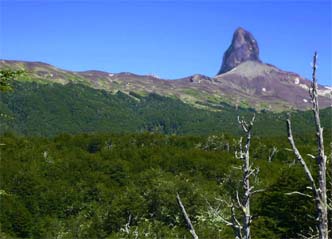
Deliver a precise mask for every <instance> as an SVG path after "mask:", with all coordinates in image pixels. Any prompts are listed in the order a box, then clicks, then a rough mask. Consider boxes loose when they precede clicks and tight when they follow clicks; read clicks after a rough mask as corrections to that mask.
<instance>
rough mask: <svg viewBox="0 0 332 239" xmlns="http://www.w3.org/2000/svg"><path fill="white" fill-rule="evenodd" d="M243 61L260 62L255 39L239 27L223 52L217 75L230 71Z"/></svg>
mask: <svg viewBox="0 0 332 239" xmlns="http://www.w3.org/2000/svg"><path fill="white" fill-rule="evenodd" d="M245 61H258V62H261V61H260V59H259V48H258V44H257V41H256V39H255V38H254V36H253V35H252V34H251V33H250V32H248V31H246V30H245V29H243V28H241V27H240V28H238V29H236V31H235V32H234V35H233V39H232V43H231V45H230V46H229V48H228V49H227V51H226V52H225V54H224V57H223V61H222V65H221V68H220V70H219V72H218V74H217V75H220V74H222V73H225V72H227V71H230V70H232V69H233V68H234V67H236V66H237V65H239V64H241V63H243V62H245Z"/></svg>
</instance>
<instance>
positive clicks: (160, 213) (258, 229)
mask: <svg viewBox="0 0 332 239" xmlns="http://www.w3.org/2000/svg"><path fill="white" fill-rule="evenodd" d="M11 86H12V88H13V91H11V92H6V93H2V96H1V102H0V111H1V131H2V132H1V138H0V143H1V145H0V150H1V158H0V160H1V161H0V223H1V232H0V233H1V234H0V237H1V238H66V239H71V238H109V239H111V238H190V234H189V232H188V229H187V228H186V223H185V220H184V218H183V215H182V213H181V211H180V209H179V206H178V205H177V202H176V193H179V194H180V195H181V198H182V201H183V203H184V205H185V207H186V209H187V211H188V214H189V215H190V217H191V219H192V222H193V224H194V226H195V229H196V232H197V234H198V235H199V236H200V238H215V239H218V238H220V239H222V238H234V236H233V231H232V229H231V228H230V227H229V226H227V225H225V223H224V222H223V218H224V219H229V217H230V209H229V207H228V205H229V203H230V202H231V201H232V200H234V199H235V194H236V191H237V190H238V191H240V192H241V190H242V189H241V180H242V178H241V177H242V173H241V170H239V169H238V168H239V166H240V165H241V163H242V162H241V160H239V159H236V158H235V157H234V154H235V152H236V151H237V150H238V140H239V138H240V137H241V136H242V135H241V130H240V128H239V125H238V123H237V116H238V115H240V116H243V117H245V118H249V117H251V116H252V115H253V114H254V113H256V115H257V119H256V121H255V125H254V129H253V133H254V137H253V139H252V145H251V150H250V154H251V161H252V163H253V165H254V167H256V168H259V174H258V176H257V177H256V178H255V180H253V182H252V183H253V184H254V185H255V187H256V188H258V189H264V191H263V192H261V193H259V194H255V195H254V196H253V198H252V200H251V201H252V205H251V210H252V214H253V217H254V219H253V223H252V225H251V228H252V236H253V238H270V239H274V238H276V239H277V238H299V236H300V234H301V235H309V234H311V233H312V228H315V225H316V224H315V209H314V204H313V201H312V199H310V198H308V197H305V196H301V195H298V194H292V195H288V194H287V193H289V192H293V191H297V192H300V193H304V194H310V193H311V192H310V190H309V189H308V188H307V187H308V186H309V183H308V181H307V179H306V177H305V174H304V172H303V169H302V167H301V166H300V165H299V164H298V163H297V162H296V161H295V158H294V155H293V153H292V152H290V150H289V149H288V148H289V147H290V146H289V144H288V141H287V137H286V125H285V118H286V113H278V114H277V113H272V112H255V110H253V109H244V108H239V109H235V108H234V107H232V106H230V105H227V104H222V103H221V104H220V107H219V111H208V110H204V109H197V108H194V107H192V106H190V105H187V104H184V103H182V102H181V101H179V100H176V99H172V98H167V97H162V96H159V95H156V94H150V95H147V96H139V95H136V94H134V93H131V95H127V94H124V93H121V92H118V93H116V94H111V93H109V92H106V91H101V90H95V89H92V88H89V87H86V86H83V85H79V84H68V85H60V84H37V83H33V82H18V81H14V82H13V83H12V84H11ZM331 118H332V115H331V108H329V109H324V110H322V111H321V119H322V124H323V126H324V128H325V144H326V149H327V152H326V154H327V155H328V157H331V147H330V145H331ZM292 122H293V128H294V131H295V134H294V136H295V140H296V142H297V145H298V147H299V149H300V150H301V152H302V153H303V155H306V154H315V153H316V152H317V147H316V143H315V135H314V125H313V124H312V122H313V118H312V112H310V111H308V112H300V111H298V112H292ZM273 148H276V149H277V153H276V154H275V155H274V157H273V158H272V160H269V156H270V155H271V152H272V149H273ZM308 159H310V157H308ZM307 162H308V165H309V167H310V169H315V167H317V166H316V164H315V161H314V160H308V161H307ZM329 170H331V167H330V166H329ZM328 176H329V179H328V180H331V178H330V176H331V172H329V175H328ZM329 190H330V189H329ZM328 194H329V195H330V192H328ZM236 211H237V215H238V216H239V218H238V219H239V220H240V219H241V218H240V212H239V211H240V210H239V209H236Z"/></svg>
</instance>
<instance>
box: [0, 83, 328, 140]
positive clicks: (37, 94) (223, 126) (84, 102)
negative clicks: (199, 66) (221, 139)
mask: <svg viewBox="0 0 332 239" xmlns="http://www.w3.org/2000/svg"><path fill="white" fill-rule="evenodd" d="M13 87H14V91H13V92H11V93H6V94H3V95H2V97H1V102H0V110H1V112H3V113H4V114H5V115H6V116H5V117H2V118H1V121H2V127H1V128H2V131H7V130H10V131H15V132H18V133H21V134H25V135H41V136H51V135H56V134H59V133H63V132H67V133H81V132H105V131H108V132H113V133H126V132H142V131H153V132H160V133H167V134H173V133H175V134H195V135H202V134H212V133H220V132H226V133H231V134H238V132H239V131H238V130H239V129H238V125H237V122H236V121H237V115H241V116H245V117H251V115H252V114H253V112H254V111H253V110H250V109H241V108H240V109H237V110H236V109H235V108H234V107H231V106H229V105H227V104H224V106H223V108H222V111H221V112H212V111H208V110H203V109H197V108H195V107H192V106H190V105H188V104H185V103H183V102H182V101H180V100H177V99H172V98H168V97H164V96H159V95H156V94H150V95H147V96H145V97H142V96H139V95H136V94H133V95H132V96H128V95H127V94H123V93H121V92H118V93H116V94H111V93H109V92H106V91H103V90H96V89H93V88H90V87H87V86H83V85H79V84H67V85H60V84H37V83H34V82H15V83H14V84H13ZM331 115H332V114H331V110H330V109H325V110H322V122H323V125H324V126H325V128H327V130H330V129H331V122H330V119H331V118H332V117H331ZM284 120H285V114H284V113H283V114H276V113H271V112H262V113H258V115H257V121H256V134H257V135H262V136H264V135H268V136H271V135H275V136H280V135H285V121H284ZM311 120H312V116H311V112H296V113H293V121H294V124H295V126H296V129H297V130H298V132H302V133H309V132H310V131H312V130H313V128H312V124H308V123H309V122H312V121H311Z"/></svg>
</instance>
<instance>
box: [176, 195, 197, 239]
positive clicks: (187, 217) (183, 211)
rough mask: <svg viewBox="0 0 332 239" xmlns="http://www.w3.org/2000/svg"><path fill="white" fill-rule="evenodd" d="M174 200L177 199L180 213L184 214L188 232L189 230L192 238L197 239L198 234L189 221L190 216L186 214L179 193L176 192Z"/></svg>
mask: <svg viewBox="0 0 332 239" xmlns="http://www.w3.org/2000/svg"><path fill="white" fill-rule="evenodd" d="M176 200H177V202H178V204H179V207H180V208H181V212H182V214H183V216H184V219H185V220H186V224H187V226H188V229H189V232H190V234H191V236H192V237H193V239H198V236H197V234H196V231H195V228H194V226H193V224H192V223H191V220H190V218H189V216H188V214H187V212H186V209H185V207H184V206H183V203H182V201H181V198H180V195H179V194H178V193H177V194H176Z"/></svg>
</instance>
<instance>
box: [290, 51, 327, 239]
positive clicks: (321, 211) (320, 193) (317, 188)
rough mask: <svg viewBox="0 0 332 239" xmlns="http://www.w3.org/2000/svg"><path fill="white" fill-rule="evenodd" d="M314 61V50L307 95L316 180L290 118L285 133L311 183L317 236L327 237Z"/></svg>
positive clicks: (322, 145) (321, 136) (324, 165)
mask: <svg viewBox="0 0 332 239" xmlns="http://www.w3.org/2000/svg"><path fill="white" fill-rule="evenodd" d="M316 62H317V52H315V54H314V57H313V66H312V68H313V71H312V85H311V88H310V90H309V95H310V97H311V100H312V110H313V113H314V119H315V128H316V137H317V148H318V152H317V156H316V157H315V158H316V162H317V165H318V172H317V175H318V176H317V179H316V180H315V179H314V178H313V176H312V174H311V171H310V169H309V168H308V166H307V164H306V162H305V160H304V159H303V157H302V155H301V154H300V152H299V150H298V149H297V147H296V145H295V142H294V138H293V134H292V127H291V121H290V118H288V119H287V133H288V140H289V143H290V145H291V147H292V150H293V152H294V154H295V156H296V159H297V160H298V162H299V163H300V164H301V165H302V167H303V169H304V172H305V174H306V176H307V178H308V179H309V181H310V184H311V189H312V193H313V196H314V201H315V206H316V213H317V221H318V231H319V238H320V239H328V215H327V196H326V155H325V153H324V141H323V128H322V127H321V123H320V117H319V104H318V92H317V89H318V85H317V79H316V68H317V66H316Z"/></svg>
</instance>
